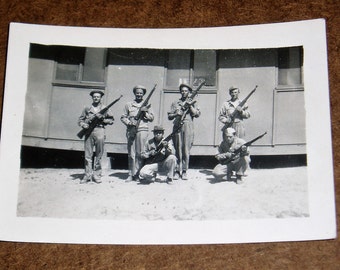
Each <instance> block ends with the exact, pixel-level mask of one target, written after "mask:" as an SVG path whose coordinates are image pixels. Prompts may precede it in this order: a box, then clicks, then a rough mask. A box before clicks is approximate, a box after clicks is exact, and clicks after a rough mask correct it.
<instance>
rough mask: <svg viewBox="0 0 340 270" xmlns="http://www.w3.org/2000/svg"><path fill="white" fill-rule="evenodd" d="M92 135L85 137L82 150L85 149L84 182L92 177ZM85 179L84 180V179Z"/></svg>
mask: <svg viewBox="0 0 340 270" xmlns="http://www.w3.org/2000/svg"><path fill="white" fill-rule="evenodd" d="M93 140H94V139H93V135H92V133H91V134H90V135H89V136H88V137H87V138H85V141H84V150H85V177H84V182H86V181H89V180H90V179H91V177H92V173H93V171H92V156H93V145H94V142H93ZM85 180H86V181H85Z"/></svg>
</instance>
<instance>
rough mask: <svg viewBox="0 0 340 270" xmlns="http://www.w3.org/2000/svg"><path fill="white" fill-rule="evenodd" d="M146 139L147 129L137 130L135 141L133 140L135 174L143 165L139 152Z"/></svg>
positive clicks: (142, 148)
mask: <svg viewBox="0 0 340 270" xmlns="http://www.w3.org/2000/svg"><path fill="white" fill-rule="evenodd" d="M147 139H148V131H146V130H141V131H138V132H137V136H136V140H135V141H136V142H135V168H136V169H135V172H134V174H133V175H136V174H137V173H138V172H139V170H140V168H141V167H142V166H143V165H144V159H143V158H142V157H141V153H142V151H143V150H144V146H145V143H146V141H147Z"/></svg>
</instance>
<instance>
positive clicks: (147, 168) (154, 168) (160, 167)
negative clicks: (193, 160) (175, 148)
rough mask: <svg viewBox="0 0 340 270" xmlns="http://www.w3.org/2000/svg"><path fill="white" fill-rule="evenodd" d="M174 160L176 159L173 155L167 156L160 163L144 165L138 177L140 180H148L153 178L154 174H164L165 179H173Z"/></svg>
mask: <svg viewBox="0 0 340 270" xmlns="http://www.w3.org/2000/svg"><path fill="white" fill-rule="evenodd" d="M176 160H177V158H176V156H175V155H169V156H168V157H167V158H166V159H165V160H163V161H161V162H158V163H152V164H147V165H144V166H143V168H142V169H141V170H140V173H139V177H140V178H141V179H145V180H150V179H152V178H153V177H154V176H155V173H157V172H166V173H167V177H168V178H171V179H173V177H174V171H175V167H176Z"/></svg>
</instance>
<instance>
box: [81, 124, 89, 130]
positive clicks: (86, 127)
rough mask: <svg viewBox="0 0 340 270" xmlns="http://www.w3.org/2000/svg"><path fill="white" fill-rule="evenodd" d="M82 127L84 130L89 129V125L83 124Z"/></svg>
mask: <svg viewBox="0 0 340 270" xmlns="http://www.w3.org/2000/svg"><path fill="white" fill-rule="evenodd" d="M81 127H82V128H83V129H88V128H89V124H86V123H83V124H82V125H81Z"/></svg>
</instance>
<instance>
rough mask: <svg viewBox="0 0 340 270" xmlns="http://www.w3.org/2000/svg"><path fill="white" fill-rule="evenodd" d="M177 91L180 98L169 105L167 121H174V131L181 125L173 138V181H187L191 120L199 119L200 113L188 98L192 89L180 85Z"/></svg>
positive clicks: (191, 140)
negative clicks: (174, 170)
mask: <svg viewBox="0 0 340 270" xmlns="http://www.w3.org/2000/svg"><path fill="white" fill-rule="evenodd" d="M179 91H180V93H181V98H180V99H179V100H176V101H174V102H173V103H172V104H171V108H170V112H168V119H169V120H173V119H174V121H173V124H174V129H176V128H177V127H178V125H182V127H181V128H180V129H179V131H178V132H176V134H175V135H174V138H173V142H174V146H175V150H176V157H177V168H176V172H175V176H174V179H175V180H176V179H179V178H180V177H182V179H183V180H187V179H188V176H187V171H188V168H189V158H190V150H191V147H192V144H193V142H194V122H193V119H194V118H196V117H199V116H200V115H201V112H200V110H199V108H198V107H197V105H196V103H195V102H194V101H193V100H191V99H190V97H189V93H191V92H192V88H191V87H190V86H189V85H187V84H181V85H180V86H179Z"/></svg>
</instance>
